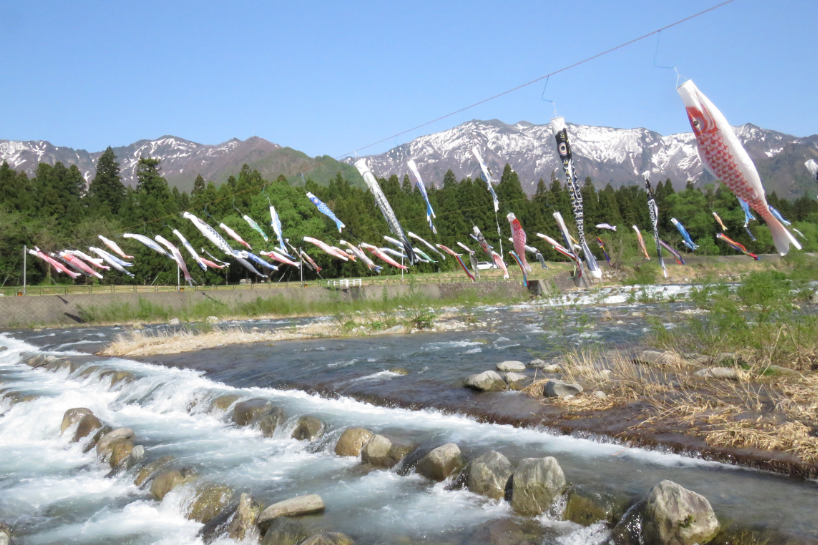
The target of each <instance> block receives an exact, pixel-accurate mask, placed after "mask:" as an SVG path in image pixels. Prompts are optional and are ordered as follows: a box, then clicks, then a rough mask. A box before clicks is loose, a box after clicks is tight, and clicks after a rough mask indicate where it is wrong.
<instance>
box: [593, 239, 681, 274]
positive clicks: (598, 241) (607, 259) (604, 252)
mask: <svg viewBox="0 0 818 545" xmlns="http://www.w3.org/2000/svg"><path fill="white" fill-rule="evenodd" d="M596 243H597V244H599V247H600V248H601V249H602V253H603V254H604V255H605V261H607V262H608V265H610V264H611V258H610V257H608V252H606V251H605V243H604V242H602V239H601V238H599V237H596ZM665 275H667V273H665Z"/></svg>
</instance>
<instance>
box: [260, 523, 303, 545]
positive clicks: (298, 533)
mask: <svg viewBox="0 0 818 545" xmlns="http://www.w3.org/2000/svg"><path fill="white" fill-rule="evenodd" d="M311 534H312V532H311V531H310V530H309V528H307V526H305V525H304V524H302V523H300V522H296V521H294V520H291V519H288V518H287V517H278V518H276V519H273V520H272V521H271V522H270V524H269V527H268V528H266V531H265V532H264V539H262V540H261V545H296V544H297V543H301V542H303V541H304V540H305V539H307V538H308V537H310V535H311Z"/></svg>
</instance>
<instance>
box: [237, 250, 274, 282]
mask: <svg viewBox="0 0 818 545" xmlns="http://www.w3.org/2000/svg"><path fill="white" fill-rule="evenodd" d="M248 257H250V256H249V255H248V253H247V252H245V251H243V250H242V251H238V250H234V251H233V258H234V259H235V260H236V261H238V262H239V263H240V264H241V266H242V267H244V268H245V269H247V270H248V271H250V272H251V273H253V274H255V275H256V276H260V277H262V278H269V277H268V276H267V275H266V274H261V273H260V272H258V271H257V270H256V268H255V267H253V266H252V265H251V264H250V262H249V261H247V258H248Z"/></svg>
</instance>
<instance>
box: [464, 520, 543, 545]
mask: <svg viewBox="0 0 818 545" xmlns="http://www.w3.org/2000/svg"><path fill="white" fill-rule="evenodd" d="M546 533H547V530H546V528H544V527H543V526H542V525H541V524H540V523H538V522H537V521H536V520H526V519H521V518H520V517H517V518H516V519H510V518H503V519H500V520H493V521H490V522H486V523H485V524H481V525H480V526H478V527H477V528H476V530H475V531H474V533H473V534H472V535H471V536H469V538H468V539H467V540H466V541H464V542H463V543H464V544H472V543H485V544H490V545H539V544H541V543H553V542H554V541H551V540H546V539H545V536H546Z"/></svg>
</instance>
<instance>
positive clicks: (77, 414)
mask: <svg viewBox="0 0 818 545" xmlns="http://www.w3.org/2000/svg"><path fill="white" fill-rule="evenodd" d="M93 414H94V413H93V412H91V409H86V408H85V407H79V408H76V409H68V410H67V411H65V414H64V415H63V417H62V424H60V435H62V434H63V433H65V430H67V429H68V428H70V427H71V426H73V425H74V424H76V423H77V422H79V421H80V420H82V417H83V416H87V415H93Z"/></svg>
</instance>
